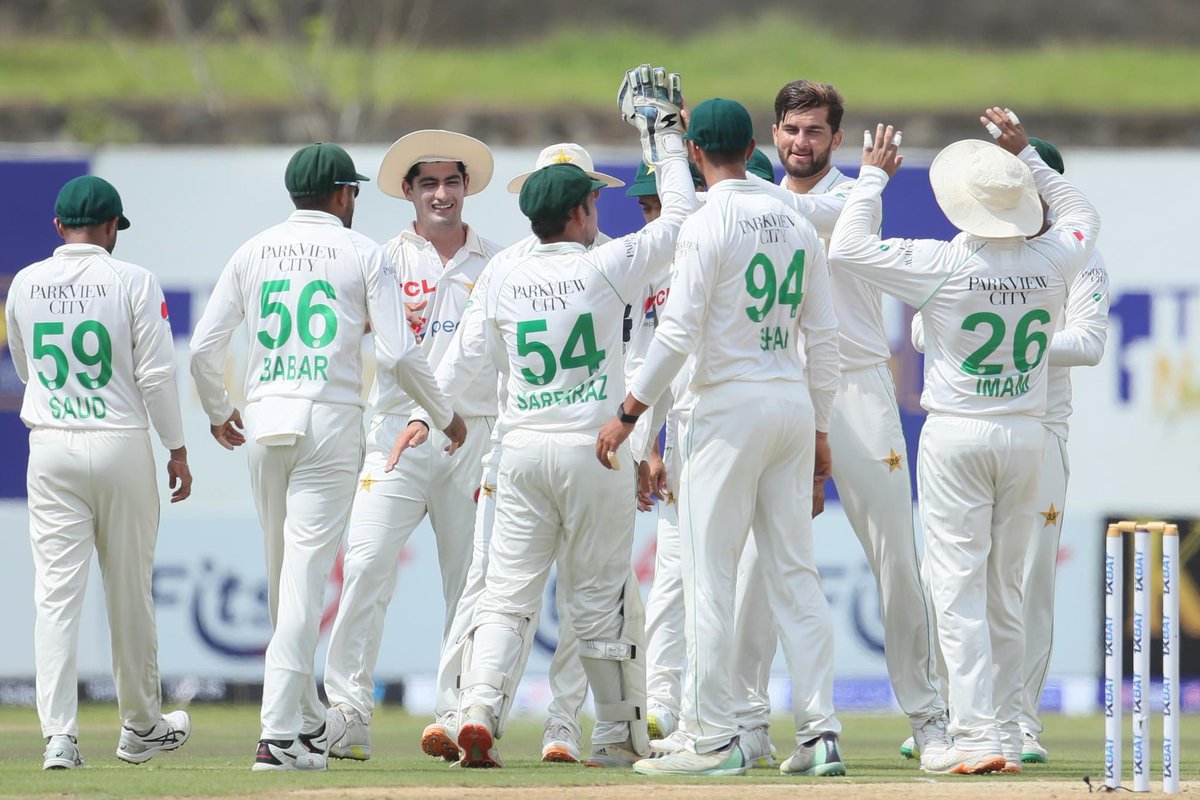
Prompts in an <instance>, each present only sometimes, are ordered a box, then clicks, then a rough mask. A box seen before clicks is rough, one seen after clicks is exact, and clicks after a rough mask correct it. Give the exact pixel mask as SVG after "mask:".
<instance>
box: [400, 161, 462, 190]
mask: <svg viewBox="0 0 1200 800" xmlns="http://www.w3.org/2000/svg"><path fill="white" fill-rule="evenodd" d="M427 163H429V162H427V161H418V162H417V163H415V164H413V165H412V166H411V167H409V168H408V172H407V173H405V175H404V182H405V183H407V184H408V185H409V186H412V182H413V180H414V179H415V178H416V177H417V173H418V172H420V171H421V165H422V164H427ZM454 163H455V164H457V165H458V174H459V175H462V177H463V180H466V179H467V165H466V164H464V163H463V162H461V161H455V162H454Z"/></svg>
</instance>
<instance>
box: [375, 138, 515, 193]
mask: <svg viewBox="0 0 1200 800" xmlns="http://www.w3.org/2000/svg"><path fill="white" fill-rule="evenodd" d="M432 161H461V162H462V163H463V165H464V166H466V168H467V175H468V176H470V179H471V180H470V181H469V183H468V186H467V194H469V195H471V194H479V193H480V192H482V191H483V190H484V188H485V187H486V186H487V185H488V182H489V181H491V179H492V172H493V171H494V170H495V168H496V165H495V162H494V160H493V159H492V151H491V149H489V148H488V146H487V145H486V144H484V143H483V142H481V141H479V140H478V139H475V138H472V137H470V136H467V135H465V134H462V133H454V132H453V131H442V130H426V131H413V132H412V133H410V134H408V135H407V136H401V137H400V138H399V139H397V140H396V142H395V144H393V145H392V146H391V147H389V148H388V151H387V153H385V154H384V156H383V163H382V164H380V165H379V188H380V189H381V190H382V191H383V193H384V194H390V195H391V196H392V197H404V176H405V175H407V174H408V171H409V170H410V169H412V167H413V165H414V164H425V163H429V162H432Z"/></svg>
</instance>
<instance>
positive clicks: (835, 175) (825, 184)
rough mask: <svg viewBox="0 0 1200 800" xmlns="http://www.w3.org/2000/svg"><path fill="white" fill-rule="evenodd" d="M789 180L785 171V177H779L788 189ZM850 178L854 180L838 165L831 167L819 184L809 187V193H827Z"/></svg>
mask: <svg viewBox="0 0 1200 800" xmlns="http://www.w3.org/2000/svg"><path fill="white" fill-rule="evenodd" d="M787 180H788V176H787V173H786V172H785V173H783V177H782V178H780V179H779V185H780V186H782V187H783V188H785V189H786V188H787V185H788V183H787ZM849 180H853V179H852V178H849V177H847V176H846V174H845V173H844V172H842V171H841V170H840V169H838V168H837V167H830V168H829V172H826V173H825V177H824V178H821V180H819V181H817V185H816V186H814V187H813V188H811V189H809V190H808V193H809V194H826V193H828V192H829V190H830V189H833V188H834V187H836V186H839V185H840V184H842V183H844V182H846V181H849Z"/></svg>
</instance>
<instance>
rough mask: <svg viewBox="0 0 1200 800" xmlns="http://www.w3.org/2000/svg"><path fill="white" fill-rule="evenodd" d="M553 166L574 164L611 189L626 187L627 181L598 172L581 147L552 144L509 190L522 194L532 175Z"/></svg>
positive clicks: (510, 183)
mask: <svg viewBox="0 0 1200 800" xmlns="http://www.w3.org/2000/svg"><path fill="white" fill-rule="evenodd" d="M551 164H574V165H575V166H577V167H579V168H580V169H581V170H583V171H584V172H586V173H587V174H588V175H589V176H590V177H591V178H592V179H593V180H597V181H600V182H601V183H603V184H604V185H605V186H607V187H608V188H610V189H616V188H617V187H618V186H624V185H625V181H623V180H621V179H620V178H615V177H613V176H612V175H607V174H605V173H603V172H597V171H596V165H595V164H594V163H593V162H592V156H591V154H589V153H588V151H587V150H584V149H583V148H582V147H581V146H579V145H577V144H575V143H574V142H560V143H558V144H552V145H550V146H549V147H547V148H545V149H543V150H542V152H540V153H538V157H537V161H536V162H535V163H534V166H533V169H531V170H529V171H528V172H522V173H521V174H520V175H518V176H517V177H515V178H513V179H512V180H511V181H509V182H508V190H509V191H510V192H512V193H513V194H520V193H521V187H522V186H524V185H525V181H527V180H529V176H530V175H532V174H533V173H535V172H537V171H538V170H539V169H542V168H543V167H548V166H550V165H551Z"/></svg>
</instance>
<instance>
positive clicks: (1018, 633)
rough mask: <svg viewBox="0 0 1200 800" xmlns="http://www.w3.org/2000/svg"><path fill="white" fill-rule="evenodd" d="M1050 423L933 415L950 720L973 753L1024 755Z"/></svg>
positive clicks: (938, 588)
mask: <svg viewBox="0 0 1200 800" xmlns="http://www.w3.org/2000/svg"><path fill="white" fill-rule="evenodd" d="M1042 443H1043V428H1042V425H1041V422H1040V421H1038V420H1037V419H1034V418H1033V417H1028V416H1018V415H1013V416H999V415H998V416H987V417H982V416H981V417H972V418H968V417H957V416H951V415H947V414H930V415H929V418H928V419H927V420H926V421H925V427H924V429H923V430H922V431H921V443H920V450H919V454H918V461H917V481H918V490H919V493H920V512H921V524H922V526H923V527H924V529H925V554H926V557H927V560H928V566H929V591H930V594H931V596H932V598H933V606H934V611H935V613H936V619H937V633H938V641H939V643H940V645H941V650H942V656H943V658H944V659H945V662H946V669H947V673H948V686H947V689H948V695H949V696H948V700H949V706H950V725H949V727H948V730H949V732H950V735H951V736H953V737H954V743H955V745H956V746H957V747H959V748H961V749H963V750H969V751H975V752H985V753H1003V755H1004V756H1005V757H1006V758H1008V759H1010V760H1014V761H1015V760H1018V759H1019V758H1020V752H1021V730H1020V727H1019V725H1018V717H1019V715H1020V711H1021V695H1022V692H1021V688H1022V684H1023V680H1022V675H1023V668H1024V664H1025V633H1024V631H1023V630H1022V619H1021V581H1022V575H1023V573H1024V571H1025V554H1026V549H1027V547H1028V544H1029V535H1030V532H1031V530H1032V528H1031V519H1032V518H1033V517H1034V514H1035V513H1036V510H1035V505H1034V503H1035V501H1036V499H1037V486H1038V473H1039V472H1040V468H1041V463H1042Z"/></svg>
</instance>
